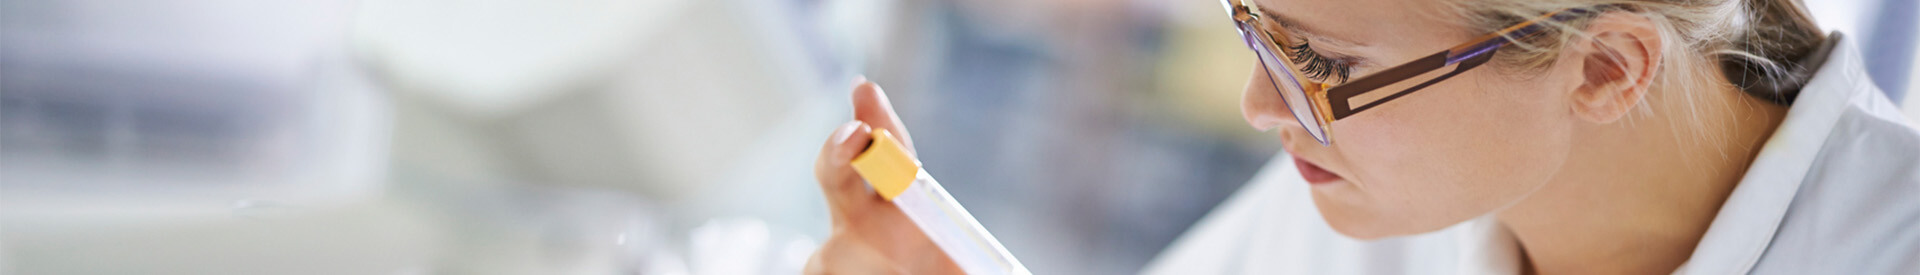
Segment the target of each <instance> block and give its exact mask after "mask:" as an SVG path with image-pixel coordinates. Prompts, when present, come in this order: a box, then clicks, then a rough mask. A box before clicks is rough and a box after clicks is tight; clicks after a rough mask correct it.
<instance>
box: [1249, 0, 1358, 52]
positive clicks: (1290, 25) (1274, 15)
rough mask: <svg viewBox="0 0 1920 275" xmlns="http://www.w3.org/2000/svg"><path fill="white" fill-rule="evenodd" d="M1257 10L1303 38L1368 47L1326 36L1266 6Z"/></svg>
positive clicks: (1356, 42)
mask: <svg viewBox="0 0 1920 275" xmlns="http://www.w3.org/2000/svg"><path fill="white" fill-rule="evenodd" d="M1256 8H1258V9H1260V14H1264V15H1266V16H1267V18H1270V19H1272V20H1273V22H1274V23H1278V24H1280V27H1282V28H1286V29H1287V31H1289V32H1293V33H1296V34H1300V35H1301V36H1306V37H1309V38H1315V39H1320V40H1323V41H1330V42H1333V43H1334V44H1340V45H1342V46H1348V47H1365V46H1367V43H1360V42H1359V41H1353V40H1346V39H1341V38H1338V37H1333V36H1330V35H1326V34H1325V33H1327V32H1321V31H1318V29H1317V28H1313V27H1309V26H1307V25H1306V24H1302V23H1301V22H1300V21H1296V20H1293V18H1287V17H1286V16H1282V15H1280V13H1278V12H1274V11H1273V10H1269V9H1267V7H1265V6H1257V7H1256Z"/></svg>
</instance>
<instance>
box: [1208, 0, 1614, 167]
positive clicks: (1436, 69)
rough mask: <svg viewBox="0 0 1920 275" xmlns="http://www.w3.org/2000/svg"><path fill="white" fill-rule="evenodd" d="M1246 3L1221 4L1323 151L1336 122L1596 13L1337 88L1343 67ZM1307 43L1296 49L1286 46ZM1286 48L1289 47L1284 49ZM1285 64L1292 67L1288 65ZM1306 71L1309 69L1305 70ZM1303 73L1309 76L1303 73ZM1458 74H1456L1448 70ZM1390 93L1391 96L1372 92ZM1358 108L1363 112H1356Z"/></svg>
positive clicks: (1524, 29)
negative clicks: (1542, 31)
mask: <svg viewBox="0 0 1920 275" xmlns="http://www.w3.org/2000/svg"><path fill="white" fill-rule="evenodd" d="M1244 1H1246V0H1221V1H1220V2H1221V4H1224V5H1226V7H1227V13H1229V14H1232V15H1233V21H1234V22H1233V23H1234V26H1235V27H1238V28H1239V29H1240V38H1241V39H1242V40H1245V41H1246V43H1247V47H1248V48H1251V49H1253V52H1254V53H1255V54H1256V55H1259V57H1260V64H1261V65H1262V66H1261V67H1262V68H1265V69H1266V71H1267V77H1268V78H1270V79H1269V80H1270V81H1269V83H1273V86H1274V87H1273V88H1274V90H1277V91H1280V99H1281V101H1283V102H1285V103H1286V104H1287V110H1288V111H1290V112H1292V113H1293V118H1294V119H1295V120H1298V121H1300V126H1304V127H1305V128H1306V129H1307V133H1309V134H1312V135H1313V139H1315V140H1319V141H1320V145H1322V146H1326V145H1328V144H1331V141H1332V138H1331V137H1329V136H1328V134H1327V131H1328V130H1329V129H1330V128H1329V127H1328V125H1331V124H1333V121H1335V120H1340V119H1343V118H1347V117H1349V116H1353V114H1356V113H1359V112H1360V111H1366V110H1367V109H1372V108H1373V107H1378V106H1380V104H1381V103H1386V102H1387V101H1392V100H1393V99H1396V98H1400V97H1401V96H1406V95H1407V94H1410V93H1413V92H1414V91H1418V90H1420V89H1421V88H1426V87H1427V86H1432V85H1433V84H1434V83H1439V82H1440V81H1442V80H1446V79H1448V78H1452V77H1453V76H1455V75H1459V74H1460V73H1462V72H1466V71H1467V70H1470V69H1473V68H1475V67H1479V66H1480V65H1482V64H1486V63H1487V61H1488V60H1491V59H1493V56H1494V52H1496V51H1498V50H1499V49H1500V48H1501V47H1503V46H1506V45H1510V44H1513V40H1512V39H1520V38H1524V37H1527V36H1531V35H1533V34H1535V33H1538V32H1539V30H1540V29H1541V28H1542V27H1543V25H1541V24H1540V23H1541V22H1544V21H1548V20H1552V21H1565V20H1569V19H1572V18H1575V17H1576V16H1579V15H1585V14H1588V13H1591V10H1590V9H1566V10H1560V11H1555V12H1551V13H1547V14H1545V15H1541V16H1539V17H1535V18H1532V19H1529V20H1526V21H1523V22H1520V23H1519V24H1514V25H1513V26H1509V27H1506V28H1504V29H1500V30H1499V31H1495V32H1493V33H1489V34H1486V35H1482V36H1480V37H1476V38H1474V39H1473V40H1472V41H1467V42H1466V43H1462V44H1460V45H1458V46H1454V47H1453V48H1448V49H1446V50H1443V51H1440V52H1439V53H1435V54H1433V55H1429V56H1427V57H1422V58H1420V59H1417V60H1414V61H1412V62H1407V63H1405V64H1401V65H1399V66H1394V67H1392V68H1388V69H1386V70H1383V71H1380V72H1378V73H1373V74H1370V75H1367V76H1364V77H1360V78H1356V79H1352V81H1347V82H1345V83H1342V84H1339V85H1335V84H1332V83H1326V81H1325V80H1328V79H1339V80H1346V74H1347V69H1346V68H1345V67H1343V65H1342V64H1337V63H1334V62H1333V61H1328V60H1326V59H1324V58H1323V57H1321V56H1319V55H1318V54H1316V53H1314V52H1313V51H1312V50H1311V49H1310V48H1308V47H1307V44H1306V43H1305V42H1304V41H1305V40H1304V39H1301V38H1298V37H1294V36H1293V35H1292V34H1291V33H1288V32H1285V31H1281V32H1273V31H1268V28H1263V27H1264V26H1269V25H1263V24H1273V23H1277V22H1268V21H1267V20H1268V19H1267V17H1266V13H1264V12H1259V11H1258V10H1257V9H1255V7H1249V6H1248V5H1247V4H1245V3H1243V2H1244ZM1276 38H1277V39H1276ZM1294 41H1301V42H1299V43H1298V44H1296V45H1287V44H1281V43H1280V42H1294ZM1283 45H1286V46H1283ZM1283 61H1292V62H1291V63H1290V62H1283ZM1299 66H1305V67H1299ZM1302 68H1304V69H1306V70H1301V69H1302ZM1447 68H1452V69H1451V70H1443V69H1447ZM1378 90H1386V91H1395V92H1393V93H1391V94H1387V93H1373V94H1370V92H1374V91H1378ZM1356 106H1357V107H1356Z"/></svg>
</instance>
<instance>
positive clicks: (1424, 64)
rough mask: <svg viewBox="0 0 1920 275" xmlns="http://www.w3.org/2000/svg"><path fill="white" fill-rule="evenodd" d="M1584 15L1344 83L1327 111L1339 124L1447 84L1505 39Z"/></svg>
mask: <svg viewBox="0 0 1920 275" xmlns="http://www.w3.org/2000/svg"><path fill="white" fill-rule="evenodd" d="M1588 13H1591V10H1588V9H1569V10H1563V11H1559V12H1553V13H1548V14H1546V15H1542V16H1540V17H1538V18H1534V19H1532V20H1527V21H1525V22H1521V23H1520V24H1515V25H1513V26H1510V27H1507V28H1506V29H1502V30H1500V31H1497V32H1494V33H1490V34H1487V35H1483V36H1481V37H1477V38H1475V39H1474V40H1472V41H1468V42H1467V43H1462V44H1461V45H1460V46H1456V47H1454V48H1451V49H1447V50H1445V51H1440V52H1439V53H1434V54H1433V55H1429V56H1427V57H1422V58H1420V59H1418V60H1414V61H1413V62H1408V63H1406V64H1401V65H1400V66H1395V67H1393V68H1388V69H1387V70H1385V71H1381V72H1379V73H1375V74H1372V75H1368V76H1366V77H1362V78H1360V79H1356V80H1354V81H1352V82H1348V83H1346V84H1343V85H1340V86H1335V87H1333V89H1331V90H1328V91H1327V105H1328V106H1327V107H1329V109H1331V111H1332V115H1333V119H1334V120H1340V119H1343V118H1346V117H1348V116H1352V115H1353V114H1354V113H1359V112H1360V111H1365V110H1367V109H1370V108H1373V107H1374V106H1379V105H1380V104H1381V103H1386V102H1387V101H1392V100H1393V99H1395V98H1399V97H1401V96H1405V95H1407V94H1409V93H1413V92H1414V91H1419V90H1420V89H1422V88H1426V87H1427V86H1432V85H1433V84H1434V83H1439V82H1440V81H1443V80H1447V79H1448V78H1453V76H1455V75H1459V74H1460V73H1462V72H1466V71H1467V70H1470V69H1473V68H1475V67H1479V66H1480V65H1482V64H1486V63H1487V61H1488V60H1492V59H1493V56H1494V55H1493V53H1494V52H1497V51H1498V50H1499V49H1500V47H1503V46H1506V45H1508V44H1512V43H1513V40H1510V39H1506V38H1508V37H1511V38H1513V39H1519V38H1521V37H1527V36H1532V35H1533V34H1535V33H1538V32H1539V30H1540V29H1541V28H1543V27H1544V26H1541V25H1540V24H1538V23H1539V22H1541V21H1546V20H1553V21H1565V20H1568V19H1571V18H1573V17H1575V16H1578V15H1584V14H1588ZM1454 64H1459V66H1458V67H1455V68H1454V69H1453V71H1451V72H1447V74H1444V75H1440V76H1439V77H1435V78H1434V79H1430V80H1427V81H1425V82H1421V83H1420V84H1419V85H1414V86H1413V87H1410V88H1407V89H1406V90H1401V91H1399V92H1395V93H1393V94H1391V95H1387V96H1386V97H1382V98H1380V99H1378V100H1374V101H1372V102H1368V103H1367V104H1366V105H1360V106H1359V107H1352V105H1351V104H1352V103H1351V102H1349V101H1350V99H1352V98H1353V97H1355V96H1359V95H1361V94H1366V93H1367V92H1372V91H1374V90H1375V89H1380V88H1381V87H1386V86H1387V85H1393V84H1394V83H1399V82H1400V81H1405V80H1407V79H1410V78H1413V77H1415V76H1419V75H1421V74H1426V73H1427V72H1432V71H1433V70H1438V69H1441V68H1445V67H1447V66H1450V65H1454Z"/></svg>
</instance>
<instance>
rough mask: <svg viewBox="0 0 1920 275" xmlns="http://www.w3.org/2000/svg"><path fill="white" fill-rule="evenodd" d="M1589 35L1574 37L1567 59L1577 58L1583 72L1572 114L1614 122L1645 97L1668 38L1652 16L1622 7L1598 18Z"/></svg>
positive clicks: (1590, 25)
mask: <svg viewBox="0 0 1920 275" xmlns="http://www.w3.org/2000/svg"><path fill="white" fill-rule="evenodd" d="M1586 33H1587V34H1591V35H1592V36H1589V37H1581V36H1576V37H1575V38H1574V39H1572V40H1571V41H1569V42H1571V43H1570V45H1568V47H1567V50H1568V51H1569V55H1567V56H1566V57H1570V58H1572V59H1569V60H1573V61H1575V62H1578V63H1574V64H1577V65H1580V67H1579V68H1581V73H1582V74H1583V76H1584V77H1583V79H1582V83H1581V85H1580V86H1579V87H1578V88H1575V89H1574V91H1573V95H1572V96H1571V97H1569V98H1570V99H1571V100H1572V101H1573V102H1572V103H1573V104H1572V105H1573V106H1572V107H1573V112H1574V114H1575V115H1576V116H1578V117H1580V118H1582V119H1586V120H1588V121H1591V122H1594V123H1612V122H1614V121H1617V120H1619V119H1620V118H1622V117H1625V116H1626V115H1627V112H1628V111H1632V110H1633V108H1634V107H1635V106H1637V105H1639V104H1640V102H1641V99H1644V98H1646V96H1647V89H1648V87H1650V86H1652V84H1653V77H1654V76H1655V75H1658V74H1659V71H1660V58H1661V55H1662V54H1663V53H1662V52H1661V47H1662V46H1663V43H1665V42H1666V41H1662V40H1661V36H1660V30H1659V28H1658V25H1656V24H1654V22H1653V20H1651V19H1648V18H1647V17H1646V16H1641V15H1638V14H1633V13H1628V12H1619V11H1612V12H1607V13H1604V14H1601V15H1600V16H1599V17H1596V18H1594V19H1593V20H1592V21H1591V22H1589V23H1588V24H1587V28H1586Z"/></svg>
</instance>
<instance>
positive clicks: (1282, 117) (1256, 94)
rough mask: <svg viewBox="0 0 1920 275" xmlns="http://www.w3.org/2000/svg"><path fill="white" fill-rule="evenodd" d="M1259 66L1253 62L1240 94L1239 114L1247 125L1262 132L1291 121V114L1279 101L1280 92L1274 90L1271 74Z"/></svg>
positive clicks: (1284, 104)
mask: <svg viewBox="0 0 1920 275" xmlns="http://www.w3.org/2000/svg"><path fill="white" fill-rule="evenodd" d="M1256 63H1258V62H1256ZM1261 66H1262V65H1259V64H1255V65H1254V67H1253V75H1252V76H1250V77H1248V78H1247V88H1246V89H1245V91H1243V92H1242V93H1241V96H1240V116H1241V117H1243V118H1245V119H1246V120H1247V125H1248V126H1253V129H1255V130H1260V131H1263V132H1264V131H1267V130H1269V129H1273V128H1274V127H1280V126H1284V125H1286V123H1289V122H1293V116H1292V114H1291V113H1288V112H1287V110H1286V107H1287V105H1286V103H1284V102H1281V101H1280V100H1281V99H1280V92H1279V91H1275V90H1274V88H1273V78H1272V76H1269V75H1267V70H1266V68H1263V67H1261Z"/></svg>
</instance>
